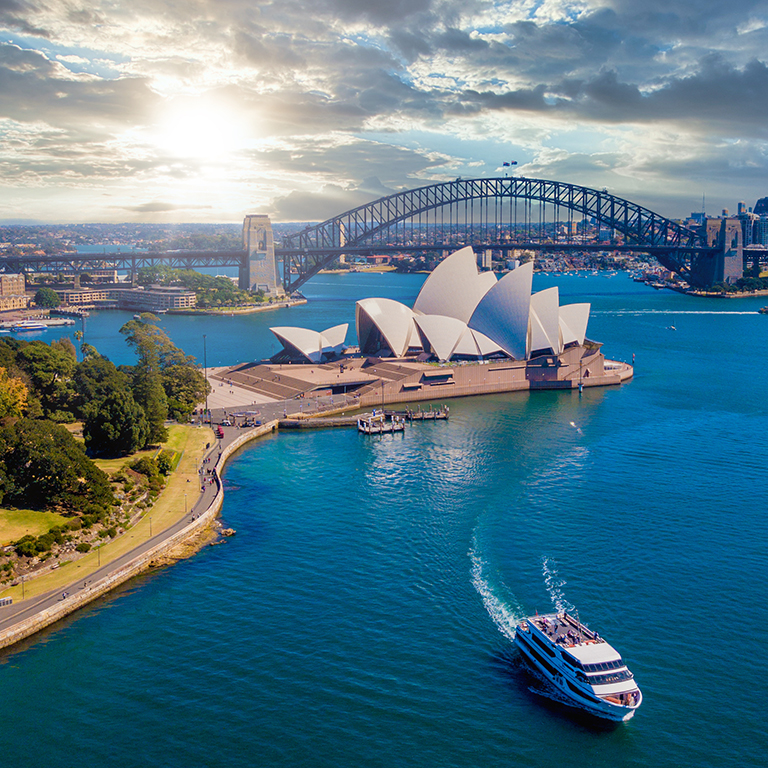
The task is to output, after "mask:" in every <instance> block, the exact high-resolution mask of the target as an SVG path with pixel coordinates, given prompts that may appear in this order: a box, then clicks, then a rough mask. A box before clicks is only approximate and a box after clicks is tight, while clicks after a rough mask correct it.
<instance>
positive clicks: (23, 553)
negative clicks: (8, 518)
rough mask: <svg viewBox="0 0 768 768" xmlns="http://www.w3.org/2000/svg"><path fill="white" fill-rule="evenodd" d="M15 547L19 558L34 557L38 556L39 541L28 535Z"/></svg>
mask: <svg viewBox="0 0 768 768" xmlns="http://www.w3.org/2000/svg"><path fill="white" fill-rule="evenodd" d="M15 547H16V554H17V555H19V557H34V556H35V555H36V554H37V539H35V537H34V536H30V535H29V534H27V535H26V536H22V537H21V538H20V539H19V540H18V541H17V542H16V545H15Z"/></svg>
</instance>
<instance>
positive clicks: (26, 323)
mask: <svg viewBox="0 0 768 768" xmlns="http://www.w3.org/2000/svg"><path fill="white" fill-rule="evenodd" d="M11 330H12V331H15V332H16V333H18V332H19V331H47V330H48V326H47V325H46V324H45V323H41V322H38V321H37V320H19V322H18V323H14V324H13V325H12V326H11Z"/></svg>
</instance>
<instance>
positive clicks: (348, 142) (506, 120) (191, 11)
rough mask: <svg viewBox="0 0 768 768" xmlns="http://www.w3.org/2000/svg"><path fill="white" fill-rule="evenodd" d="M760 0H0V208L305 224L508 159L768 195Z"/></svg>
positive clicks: (694, 207) (635, 194) (644, 189)
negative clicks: (259, 217)
mask: <svg viewBox="0 0 768 768" xmlns="http://www.w3.org/2000/svg"><path fill="white" fill-rule="evenodd" d="M767 61H768V0H729V1H726V0H509V1H506V2H505V1H498V0H497V1H492V0H311V1H310V0H304V1H303V2H302V1H301V0H274V1H272V0H101V1H100V2H99V1H98V0H0V221H10V220H34V221H39V222H61V223H68V222H141V221H147V222H237V221H239V220H241V219H242V218H243V216H244V215H245V214H246V213H268V214H269V215H270V216H271V217H272V218H273V220H274V221H319V220H324V219H326V218H329V217H331V216H333V215H336V214H339V213H342V212H343V211H345V210H348V209H349V208H352V207H354V206H356V205H360V204H363V203H365V202H368V201H370V200H374V199H376V198H378V197H381V196H382V195H385V194H390V193H392V192H395V191H399V190H403V189H408V188H412V187H417V186H423V185H425V184H429V183H432V182H436V181H445V180H450V179H454V178H456V177H458V176H462V177H464V178H471V177H493V176H501V175H504V172H505V171H508V170H509V169H508V168H505V167H504V166H503V163H504V162H513V161H516V162H517V163H518V165H517V166H516V167H514V171H513V172H514V173H515V174H516V175H521V176H530V177H534V178H541V179H553V180H557V181H567V182H572V183H575V184H583V185H585V186H589V187H595V188H601V189H602V188H606V189H607V190H608V191H609V192H611V193H613V194H615V195H618V196H620V197H624V198H627V199H630V200H632V201H634V202H637V203H640V204H642V205H645V206H647V207H649V208H651V209H653V210H655V211H657V212H658V213H661V214H662V215H665V216H668V217H672V218H677V217H682V216H687V215H688V214H690V213H691V212H692V211H700V210H701V209H702V197H703V196H706V210H707V212H708V213H709V214H711V215H718V214H719V213H720V211H721V209H722V208H724V207H726V208H729V209H730V210H731V212H735V209H736V204H737V202H738V201H741V200H743V201H745V202H746V203H747V205H748V206H753V205H754V203H755V201H756V200H757V198H759V197H763V196H765V195H768V173H767V171H768V65H767V64H766V62H767Z"/></svg>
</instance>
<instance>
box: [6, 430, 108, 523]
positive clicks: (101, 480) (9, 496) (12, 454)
mask: <svg viewBox="0 0 768 768" xmlns="http://www.w3.org/2000/svg"><path fill="white" fill-rule="evenodd" d="M0 466H2V468H3V473H2V474H0V501H4V502H6V503H10V504H14V505H17V506H25V507H30V508H32V509H46V508H50V507H60V508H64V509H69V510H74V511H80V512H84V511H86V510H87V509H88V508H89V507H91V506H95V507H97V508H98V509H103V508H104V507H105V506H108V505H110V504H113V503H114V496H113V493H112V488H111V486H110V484H109V479H108V478H107V475H106V474H105V473H104V472H102V471H101V470H100V469H99V468H98V467H97V466H96V465H95V464H94V463H93V462H92V461H91V460H90V459H89V458H88V456H86V454H85V450H84V449H83V446H82V445H81V444H80V443H79V442H78V441H77V440H75V438H74V437H73V436H72V435H71V434H70V433H69V432H67V430H66V429H64V427H62V426H61V425H59V424H54V423H53V422H52V421H47V420H43V419H40V420H36V419H23V420H21V421H18V422H16V423H15V424H12V425H8V426H5V427H2V428H0Z"/></svg>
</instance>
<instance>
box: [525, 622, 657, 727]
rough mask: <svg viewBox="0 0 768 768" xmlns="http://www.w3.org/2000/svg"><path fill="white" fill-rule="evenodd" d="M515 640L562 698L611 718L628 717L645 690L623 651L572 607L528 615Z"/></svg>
mask: <svg viewBox="0 0 768 768" xmlns="http://www.w3.org/2000/svg"><path fill="white" fill-rule="evenodd" d="M515 645H517V647H518V648H519V649H520V651H521V652H522V654H523V656H524V657H525V659H526V660H527V661H528V662H529V663H530V664H531V665H532V666H533V668H534V669H535V670H536V671H537V672H539V673H541V674H542V675H543V676H544V677H545V678H546V679H547V680H548V681H549V682H550V683H552V684H553V685H554V686H555V688H556V689H557V691H558V693H559V694H560V695H561V696H562V697H563V701H564V703H567V704H569V705H570V706H575V707H579V708H581V709H585V710H586V711H587V712H589V713H591V714H592V715H596V716H597V717H602V718H606V719H608V720H616V721H622V720H629V719H630V718H631V717H632V716H633V715H634V714H635V711H636V710H637V708H638V707H639V706H640V704H641V703H642V701H643V694H642V693H641V692H640V689H639V688H638V687H637V684H636V683H635V681H634V676H633V675H632V673H631V672H630V671H629V670H628V669H627V666H626V664H625V663H624V661H623V660H622V658H621V656H620V654H619V652H618V651H617V650H616V649H615V648H613V647H612V646H611V645H609V644H608V643H607V642H606V641H605V640H603V638H602V637H600V636H599V635H598V634H597V633H596V632H593V631H592V630H590V629H587V627H585V626H584V625H583V624H582V623H581V622H580V621H578V620H577V619H575V618H574V617H573V616H570V615H569V614H568V613H565V612H562V613H550V614H546V615H542V616H539V615H536V616H529V617H528V618H527V619H524V620H523V621H521V622H520V623H519V624H518V625H517V631H516V632H515Z"/></svg>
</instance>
